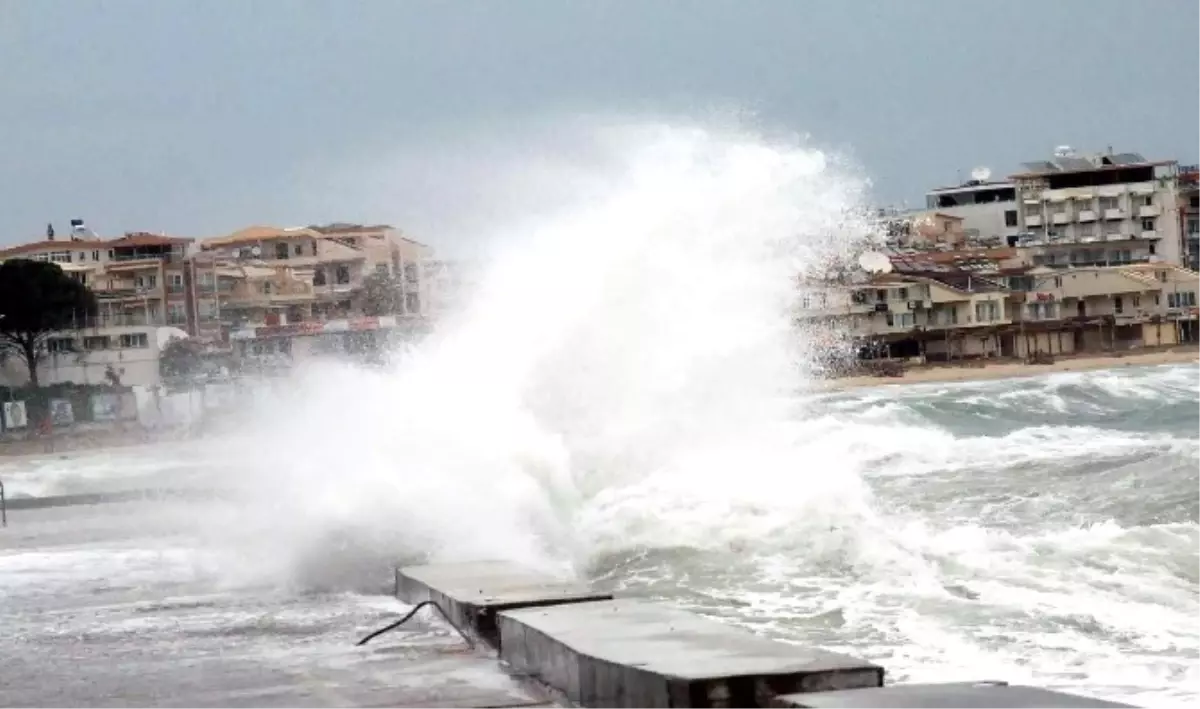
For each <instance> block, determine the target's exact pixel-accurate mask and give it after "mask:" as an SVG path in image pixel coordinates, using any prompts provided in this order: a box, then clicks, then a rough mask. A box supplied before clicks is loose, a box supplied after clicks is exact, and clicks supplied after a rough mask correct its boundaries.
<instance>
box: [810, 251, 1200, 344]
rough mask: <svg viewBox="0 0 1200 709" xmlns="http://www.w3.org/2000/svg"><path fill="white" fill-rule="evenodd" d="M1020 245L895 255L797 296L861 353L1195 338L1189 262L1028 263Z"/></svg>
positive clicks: (1198, 330)
mask: <svg viewBox="0 0 1200 709" xmlns="http://www.w3.org/2000/svg"><path fill="white" fill-rule="evenodd" d="M1017 253H1018V250H1017V249H993V250H980V251H976V252H973V253H971V254H969V255H967V254H961V253H959V254H955V253H932V254H918V255H915V256H912V255H910V256H901V257H894V258H893V263H894V268H895V269H896V270H895V271H893V272H892V273H888V274H884V275H876V276H874V277H871V278H869V279H867V280H865V281H864V282H862V283H859V284H855V285H851V286H830V287H826V288H816V289H813V290H811V291H810V292H808V293H806V294H804V295H802V297H801V302H800V317H801V318H802V319H821V320H826V321H830V322H832V323H835V324H837V325H838V326H840V327H841V328H842V329H843V330H844V332H845V333H846V334H847V335H849V336H850V337H851V338H852V339H854V340H856V341H857V342H858V343H860V345H861V347H862V349H861V351H860V353H861V356H865V357H879V356H887V357H922V358H924V359H927V360H932V361H938V360H943V361H944V360H954V359H974V358H984V357H1014V358H1025V357H1029V356H1031V355H1035V354H1049V355H1064V354H1072V353H1076V352H1086V351H1094V352H1102V351H1119V350H1128V349H1136V348H1140V347H1156V346H1169V345H1175V344H1179V343H1183V342H1196V341H1198V340H1200V325H1198V311H1197V290H1200V279H1198V277H1197V274H1196V273H1195V272H1194V271H1190V270H1188V269H1185V268H1182V267H1179V266H1173V265H1169V264H1128V265H1121V266H1100V267H1081V268H1074V269H1066V270H1063V269H1054V268H1050V267H1047V266H1037V267H1029V266H1024V265H1020V260H1019V259H1015V258H1014V255H1015V254H1017Z"/></svg>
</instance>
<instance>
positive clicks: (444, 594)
mask: <svg viewBox="0 0 1200 709" xmlns="http://www.w3.org/2000/svg"><path fill="white" fill-rule="evenodd" d="M395 590H396V595H397V596H398V597H399V598H400V600H402V601H405V602H407V603H413V604H416V603H430V604H435V605H436V606H437V607H438V609H440V610H441V611H442V612H443V614H444V615H445V617H446V618H447V619H448V620H449V622H451V623H452V624H453V625H454V626H455V627H456V628H457V629H458V630H459V631H460V632H462V633H464V634H465V635H467V636H470V637H473V638H475V639H476V640H477V641H480V642H482V643H483V644H485V645H487V646H488V647H490V648H491V649H492V650H493V651H494V653H495V655H496V658H497V660H498V662H499V663H500V664H501V665H502V666H503V667H504V669H505V670H506V671H507V672H509V673H510V674H512V675H515V676H517V677H519V678H523V679H526V680H528V681H532V682H534V683H536V684H537V685H539V686H540V687H542V688H543V689H544V690H545V691H547V692H548V693H550V695H551V696H555V697H557V698H558V699H559V701H561V702H563V703H565V704H570V705H575V706H584V707H886V706H895V707H1123V706H1129V705H1125V704H1117V703H1113V702H1106V701H1101V700H1097V699H1091V698H1088V697H1081V696H1077V695H1071V694H1065V693H1061V692H1055V691H1050V690H1045V689H1041V688H1037V687H1026V686H1016V685H1009V684H1007V683H1006V682H1003V681H996V680H982V679H981V681H979V682H966V683H945V684H906V685H888V684H886V683H885V675H886V671H885V669H884V668H883V667H881V666H879V665H876V664H874V663H872V662H869V661H866V660H862V659H859V658H855V657H851V656H848V655H843V654H840V653H833V652H828V651H825V650H821V649H819V648H806V647H798V646H795V645H791V644H788V643H783V642H778V641H774V640H769V639H766V638H763V637H760V636H758V635H755V634H754V633H751V632H749V631H746V630H743V629H740V628H735V627H732V626H728V625H725V624H722V623H718V622H716V621H713V620H709V619H707V618H703V617H701V616H698V615H694V614H691V613H688V612H685V611H681V610H679V609H676V608H674V607H672V606H670V605H667V604H664V603H658V602H655V601H651V600H648V599H641V598H622V597H615V596H614V595H613V594H609V593H603V592H597V591H595V590H594V589H591V588H589V587H588V586H587V585H585V584H580V583H575V582H570V581H564V580H562V579H558V578H554V577H550V576H546V575H543V574H539V573H536V572H533V571H530V570H528V569H524V568H522V567H520V566H517V565H514V564H510V563H507V562H494V561H493V562H478V563H464V564H442V565H429V566H412V567H401V568H397V569H396V586H395ZM384 637H385V638H386V636H384ZM377 642H385V640H378V641H377Z"/></svg>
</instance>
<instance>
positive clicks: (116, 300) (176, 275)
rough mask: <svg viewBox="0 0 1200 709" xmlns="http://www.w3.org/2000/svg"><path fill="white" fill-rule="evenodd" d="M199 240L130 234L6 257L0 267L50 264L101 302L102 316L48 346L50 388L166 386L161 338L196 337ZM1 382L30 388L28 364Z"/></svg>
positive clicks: (28, 248)
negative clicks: (192, 262)
mask: <svg viewBox="0 0 1200 709" xmlns="http://www.w3.org/2000/svg"><path fill="white" fill-rule="evenodd" d="M191 243H192V240H191V239H184V238H176V237H169V236H164V235H160V234H150V233H146V232H130V233H127V234H125V235H124V236H121V237H119V238H115V239H101V238H98V237H95V236H91V235H89V236H86V237H84V236H79V235H76V236H73V237H71V238H69V239H62V240H59V239H54V238H48V239H46V240H43V241H35V242H31V243H27V244H20V245H17V246H14V247H11V248H8V249H4V250H3V251H0V261H3V260H7V259H15V258H22V259H30V260H34V261H49V262H51V263H55V264H58V266H59V267H60V268H61V269H62V270H63V272H65V273H66V274H67V275H69V276H71V277H72V278H75V279H76V280H78V281H80V282H81V283H83V284H84V285H86V286H87V287H88V288H89V289H90V290H91V291H92V293H94V294H95V296H96V302H97V311H96V314H95V316H93V317H90V318H87V319H86V320H81V321H80V322H78V323H77V327H76V328H74V329H73V330H72V331H71V332H63V333H60V334H56V335H53V336H51V337H50V338H48V339H47V341H46V343H45V348H46V349H45V356H44V357H43V359H42V362H41V364H40V366H39V372H38V374H39V376H40V381H42V382H43V383H46V384H51V383H57V382H76V383H81V384H95V383H101V382H104V381H108V379H106V377H111V376H115V377H117V378H118V379H119V380H120V381H121V382H122V383H124V384H129V385H151V384H155V383H157V382H158V354H157V353H158V349H159V345H158V344H157V343H158V342H159V341H160V340H161V339H162V337H164V336H165V335H162V334H161V333H172V334H174V335H178V336H183V335H186V334H188V332H189V331H190V329H189V321H188V317H187V311H188V303H189V299H190V296H189V294H188V292H187V279H186V273H187V265H186V262H187V252H188V249H189V247H190V245H191ZM0 370H2V371H0V379H2V380H3V381H6V382H9V383H24V382H25V381H27V380H28V372H26V371H25V365H24V363H23V362H17V361H14V360H12V358H8V359H6V361H5V363H4V364H3V366H2V367H0Z"/></svg>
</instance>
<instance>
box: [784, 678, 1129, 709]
mask: <svg viewBox="0 0 1200 709" xmlns="http://www.w3.org/2000/svg"><path fill="white" fill-rule="evenodd" d="M771 705H772V706H776V707H813V708H816V707H820V708H822V709H834V708H838V709H841V708H845V709H857V708H858V707H897V708H898V709H904V708H907V707H929V708H936V707H958V708H960V709H965V708H969V707H980V708H984V709H1001V708H1004V709H1018V708H1023V707H1043V708H1045V709H1053V708H1056V707H1128V706H1131V705H1129V704H1117V703H1115V702H1106V701H1103V700H1100V699H1092V698H1090V697H1080V696H1077V695H1074V694H1064V693H1063V692H1055V691H1052V690H1049V689H1040V688H1038V687H1025V686H1021V685H1009V684H1007V683H1005V682H955V683H946V684H894V685H891V686H889V687H875V688H869V689H849V690H844V691H840V692H813V693H810V694H789V695H784V696H780V697H776V698H775V700H774V701H773V702H772V703H771Z"/></svg>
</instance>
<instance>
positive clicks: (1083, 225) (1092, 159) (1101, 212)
mask: <svg viewBox="0 0 1200 709" xmlns="http://www.w3.org/2000/svg"><path fill="white" fill-rule="evenodd" d="M1024 167H1025V168H1026V171H1025V172H1022V173H1020V174H1016V175H1013V176H1011V178H1010V179H1011V180H1012V181H1013V183H1014V184H1015V186H1016V191H1017V200H1018V202H1019V205H1020V207H1019V210H1018V215H1017V220H1018V224H1019V229H1020V232H1021V236H1020V237H1019V239H1018V241H1017V245H1018V246H1021V247H1023V248H1028V249H1029V254H1030V256H1029V258H1030V261H1031V262H1032V263H1033V264H1034V265H1045V266H1050V267H1052V268H1066V267H1076V268H1078V267H1090V266H1110V265H1122V264H1129V263H1166V264H1175V265H1182V264H1183V263H1184V260H1183V258H1184V254H1185V253H1186V248H1185V246H1184V239H1183V231H1182V229H1181V227H1180V223H1181V221H1180V216H1179V215H1180V205H1179V198H1180V189H1179V171H1178V166H1177V164H1176V163H1175V161H1173V160H1162V161H1149V160H1147V159H1145V158H1144V157H1142V156H1141V155H1138V154H1137V153H1118V154H1113V153H1111V152H1110V153H1106V154H1101V155H1093V156H1088V157H1079V156H1076V155H1075V153H1074V152H1073V151H1072V150H1070V149H1069V148H1060V149H1059V150H1058V151H1057V152H1056V154H1055V156H1054V158H1053V159H1052V160H1042V161H1036V162H1030V163H1025V164H1024Z"/></svg>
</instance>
